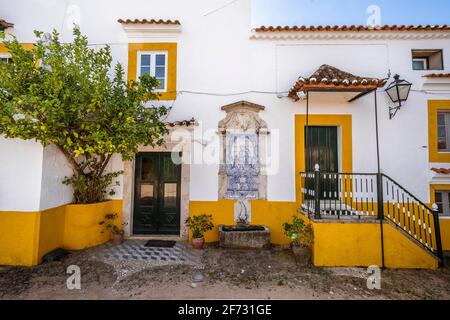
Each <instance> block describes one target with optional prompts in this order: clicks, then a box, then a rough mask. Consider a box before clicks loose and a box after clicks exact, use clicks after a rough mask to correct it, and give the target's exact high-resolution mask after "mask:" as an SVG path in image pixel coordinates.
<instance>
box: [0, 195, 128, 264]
mask: <svg viewBox="0 0 450 320" xmlns="http://www.w3.org/2000/svg"><path fill="white" fill-rule="evenodd" d="M108 213H117V214H118V215H119V218H118V219H117V221H118V223H120V221H122V218H121V217H122V201H121V200H112V201H106V202H103V203H99V204H93V205H66V206H61V207H57V208H53V209H49V210H44V211H38V212H0V265H14V266H33V265H37V264H39V263H40V262H41V261H42V257H43V256H44V255H45V254H47V253H49V252H50V251H52V250H54V249H56V248H65V249H68V250H81V249H86V248H89V247H93V246H97V245H100V244H102V243H105V242H107V241H108V240H109V239H110V234H109V233H108V232H104V233H103V234H102V233H101V232H102V230H103V227H102V226H100V225H99V222H101V221H102V220H104V217H105V215H106V214H108Z"/></svg>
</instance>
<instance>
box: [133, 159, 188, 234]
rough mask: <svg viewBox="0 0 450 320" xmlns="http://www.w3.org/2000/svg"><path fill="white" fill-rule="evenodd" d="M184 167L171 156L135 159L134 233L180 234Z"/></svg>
mask: <svg viewBox="0 0 450 320" xmlns="http://www.w3.org/2000/svg"><path fill="white" fill-rule="evenodd" d="M180 189H181V165H178V164H175V163H173V161H172V157H171V153H153V152H152V153H139V154H138V155H137V156H136V166H135V189H134V214H133V234H135V235H148V234H167V235H178V234H179V233H180V194H181V190H180Z"/></svg>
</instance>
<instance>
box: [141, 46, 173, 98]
mask: <svg viewBox="0 0 450 320" xmlns="http://www.w3.org/2000/svg"><path fill="white" fill-rule="evenodd" d="M157 54H158V55H162V54H163V55H165V57H166V58H165V60H166V69H165V70H164V71H165V74H164V79H165V83H164V88H163V89H156V88H155V92H167V87H168V84H169V79H168V74H169V52H168V51H138V52H137V60H138V61H137V68H136V69H137V70H136V79H139V77H140V76H141V56H142V55H150V75H151V76H152V77H155V75H156V55H157Z"/></svg>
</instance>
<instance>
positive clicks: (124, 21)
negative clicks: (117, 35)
mask: <svg viewBox="0 0 450 320" xmlns="http://www.w3.org/2000/svg"><path fill="white" fill-rule="evenodd" d="M117 22H119V23H121V24H166V25H167V24H171V25H180V21H178V20H170V19H169V20H163V19H158V20H156V19H133V20H132V19H119V20H117Z"/></svg>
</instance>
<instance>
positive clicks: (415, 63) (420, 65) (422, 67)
mask: <svg viewBox="0 0 450 320" xmlns="http://www.w3.org/2000/svg"><path fill="white" fill-rule="evenodd" d="M413 68H414V70H425V62H424V61H413Z"/></svg>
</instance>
